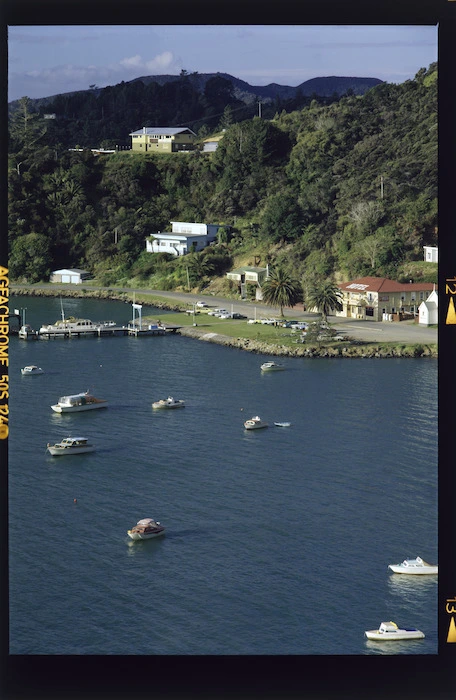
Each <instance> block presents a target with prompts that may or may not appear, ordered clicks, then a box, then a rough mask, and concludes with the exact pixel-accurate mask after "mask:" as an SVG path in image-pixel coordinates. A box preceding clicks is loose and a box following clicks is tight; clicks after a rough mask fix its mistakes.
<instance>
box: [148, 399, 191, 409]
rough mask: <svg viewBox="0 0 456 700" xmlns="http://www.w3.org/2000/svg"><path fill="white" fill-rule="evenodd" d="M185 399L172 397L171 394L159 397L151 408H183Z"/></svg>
mask: <svg viewBox="0 0 456 700" xmlns="http://www.w3.org/2000/svg"><path fill="white" fill-rule="evenodd" d="M184 406H185V401H182V399H174V398H173V397H172V396H168V398H167V399H160V401H154V403H153V404H152V408H184Z"/></svg>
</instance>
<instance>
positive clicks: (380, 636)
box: [364, 630, 424, 642]
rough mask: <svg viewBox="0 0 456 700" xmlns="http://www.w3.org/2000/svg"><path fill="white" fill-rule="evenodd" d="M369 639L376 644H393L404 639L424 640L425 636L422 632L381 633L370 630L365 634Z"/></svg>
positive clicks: (399, 631)
mask: <svg viewBox="0 0 456 700" xmlns="http://www.w3.org/2000/svg"><path fill="white" fill-rule="evenodd" d="M364 634H365V635H366V637H367V638H368V639H371V640H373V641H375V642H392V641H401V640H404V639H424V634H423V632H421V631H420V630H398V631H397V632H379V630H369V631H367V632H365V633H364Z"/></svg>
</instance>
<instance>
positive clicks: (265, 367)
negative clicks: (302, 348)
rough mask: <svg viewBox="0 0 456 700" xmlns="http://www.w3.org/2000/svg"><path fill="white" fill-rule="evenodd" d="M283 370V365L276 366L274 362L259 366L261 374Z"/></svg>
mask: <svg viewBox="0 0 456 700" xmlns="http://www.w3.org/2000/svg"><path fill="white" fill-rule="evenodd" d="M282 369H285V367H284V366H283V365H278V364H277V363H276V362H263V364H262V365H261V371H262V372H280V370H282Z"/></svg>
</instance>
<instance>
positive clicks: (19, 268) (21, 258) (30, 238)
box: [9, 233, 51, 284]
mask: <svg viewBox="0 0 456 700" xmlns="http://www.w3.org/2000/svg"><path fill="white" fill-rule="evenodd" d="M9 268H10V274H11V278H12V279H18V278H20V277H21V276H24V277H25V278H26V279H27V282H30V283H32V284H33V283H34V282H41V281H43V280H46V281H47V280H48V279H49V275H50V273H51V270H50V266H49V240H48V238H47V237H46V236H45V235H43V234H41V233H28V234H26V235H24V236H19V237H18V238H16V240H15V241H14V242H13V244H12V246H11V254H10V259H9Z"/></svg>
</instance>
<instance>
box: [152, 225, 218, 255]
mask: <svg viewBox="0 0 456 700" xmlns="http://www.w3.org/2000/svg"><path fill="white" fill-rule="evenodd" d="M170 224H171V231H170V232H168V231H165V232H164V233H161V231H158V232H157V233H154V234H152V237H151V238H152V240H147V239H146V251H147V252H148V253H171V255H176V256H178V255H186V254H187V253H189V252H190V251H191V250H192V249H193V250H194V251H195V252H198V251H200V250H203V248H206V246H208V245H209V244H210V243H212V242H213V241H215V240H216V238H217V233H218V231H219V229H220V228H222V225H221V224H197V223H190V222H188V221H170Z"/></svg>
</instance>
